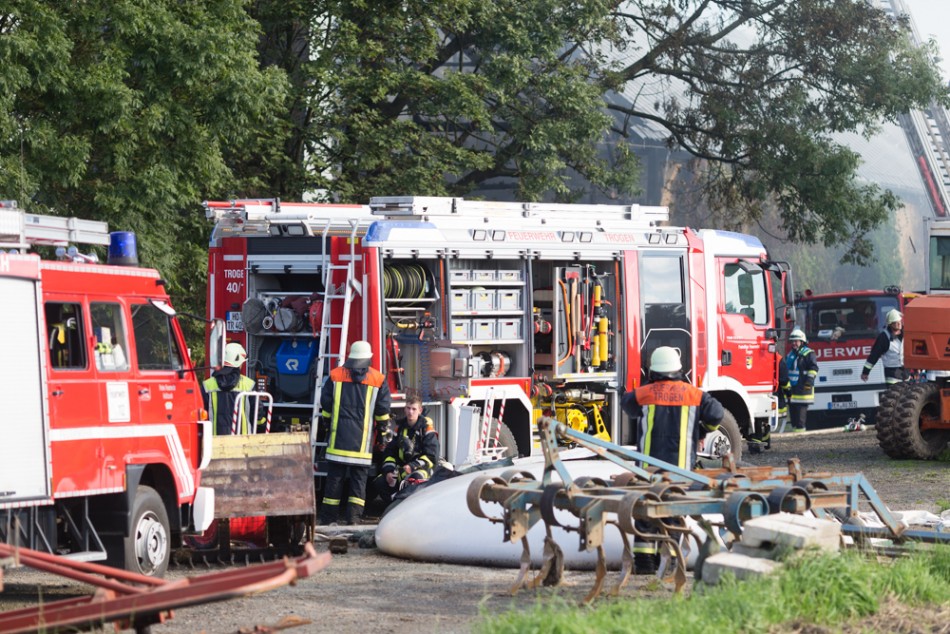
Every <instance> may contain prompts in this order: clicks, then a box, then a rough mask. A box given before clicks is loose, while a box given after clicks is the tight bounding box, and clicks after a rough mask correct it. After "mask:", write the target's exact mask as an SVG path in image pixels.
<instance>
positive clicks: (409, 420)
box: [373, 394, 439, 504]
mask: <svg viewBox="0 0 950 634" xmlns="http://www.w3.org/2000/svg"><path fill="white" fill-rule="evenodd" d="M438 464H439V435H438V433H437V432H436V431H435V424H434V423H433V422H432V419H431V418H429V417H428V416H423V415H422V397H421V396H419V395H418V394H410V395H409V396H407V397H406V407H405V409H404V410H403V416H402V417H400V418H397V419H396V428H395V430H394V431H393V438H392V439H391V440H390V441H389V442H388V443H387V444H386V448H385V449H384V450H383V466H382V469H381V471H382V473H381V474H380V475H379V476H377V477H376V479H375V480H373V488H374V489H375V490H376V492H377V493H379V496H380V497H381V498H382V499H383V500H384V501H385V502H386V503H387V504H388V503H389V502H392V500H393V497H394V496H395V495H396V493H397V492H399V490H400V489H401V488H402V487H404V486H409V485H415V484H421V483H423V482H425V481H427V480H428V479H429V477H431V476H432V472H433V470H434V469H435V468H436V466H437V465H438Z"/></svg>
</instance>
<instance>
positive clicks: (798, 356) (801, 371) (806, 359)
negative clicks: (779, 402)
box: [785, 344, 818, 405]
mask: <svg viewBox="0 0 950 634" xmlns="http://www.w3.org/2000/svg"><path fill="white" fill-rule="evenodd" d="M785 365H786V366H788V380H789V382H790V383H791V384H792V396H791V398H790V399H789V400H790V401H791V403H792V405H802V404H808V403H814V402H815V378H816V377H817V376H818V361H816V360H815V352H814V351H813V350H812V349H811V348H809V347H808V346H807V345H804V344H802V347H801V348H799V349H798V350H792V351H791V352H789V353H788V354H787V355H785Z"/></svg>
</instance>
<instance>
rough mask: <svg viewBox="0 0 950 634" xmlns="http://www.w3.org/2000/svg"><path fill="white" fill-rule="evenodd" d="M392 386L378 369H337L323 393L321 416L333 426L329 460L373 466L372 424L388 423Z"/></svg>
mask: <svg viewBox="0 0 950 634" xmlns="http://www.w3.org/2000/svg"><path fill="white" fill-rule="evenodd" d="M389 400H390V396H389V385H387V383H386V377H385V376H384V375H383V374H382V373H381V372H380V371H379V370H376V369H375V368H366V369H362V368H360V369H351V368H347V367H345V366H339V367H337V368H334V369H333V370H332V371H331V372H330V377H329V378H328V379H327V382H326V383H324V384H323V389H322V391H321V392H320V409H321V416H322V417H323V419H324V420H325V421H327V422H328V423H329V424H330V433H329V436H328V439H327V453H326V456H327V460H329V461H332V462H343V463H346V464H353V465H371V464H373V431H374V424H373V421H374V420H375V422H376V423H377V424H378V423H382V422H385V421H388V420H389Z"/></svg>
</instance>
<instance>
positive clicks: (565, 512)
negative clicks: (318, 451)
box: [467, 418, 950, 602]
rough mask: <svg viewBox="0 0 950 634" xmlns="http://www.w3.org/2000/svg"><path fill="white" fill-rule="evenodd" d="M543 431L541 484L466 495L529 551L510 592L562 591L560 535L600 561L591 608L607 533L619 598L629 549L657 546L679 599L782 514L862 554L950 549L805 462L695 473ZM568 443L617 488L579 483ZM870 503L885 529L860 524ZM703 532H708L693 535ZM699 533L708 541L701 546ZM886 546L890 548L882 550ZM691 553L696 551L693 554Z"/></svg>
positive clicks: (477, 511) (506, 477)
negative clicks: (822, 528)
mask: <svg viewBox="0 0 950 634" xmlns="http://www.w3.org/2000/svg"><path fill="white" fill-rule="evenodd" d="M538 428H539V432H540V437H541V443H542V449H543V452H544V457H545V466H544V471H543V474H542V477H541V480H540V481H538V480H536V479H535V478H534V476H533V475H532V474H530V473H528V472H525V471H521V470H519V469H511V470H509V471H506V472H504V473H503V474H501V475H500V476H490V475H486V476H482V477H479V478H477V479H475V480H473V481H472V483H471V484H470V485H469V489H468V498H467V501H468V507H469V510H470V511H471V512H472V513H473V514H474V515H476V516H478V517H484V518H486V519H488V520H490V521H492V522H496V523H500V524H502V526H503V527H504V541H506V542H519V541H520V542H521V544H522V548H523V550H522V556H521V567H520V570H519V573H518V577H517V580H516V582H515V583H514V585H513V586H512V588H511V591H512V593H514V592H517V591H518V590H519V589H521V588H535V587H538V586H540V585H556V584H557V583H559V582H560V580H561V577H562V573H563V568H564V554H563V551H562V549H561V545H559V544H558V543H556V541H555V540H554V539H553V536H552V528H553V527H560V528H561V529H562V530H565V531H569V532H576V533H577V535H578V539H579V548H580V550H581V551H596V553H597V565H596V580H595V582H594V587H593V588H592V589H591V591H590V592H589V593H588V595H587V596H586V598H585V602H589V601H591V600H593V599H594V598H595V597H596V596H597V595H598V594H600V592H601V590H602V589H603V586H604V581H605V577H606V572H607V562H606V557H605V554H604V547H603V545H604V533H605V530H606V527H607V525H611V526H614V527H616V529H617V530H619V532H620V537H621V539H622V541H623V545H624V549H623V559H622V562H621V567H620V575H619V579H618V580H617V583H616V584H615V585H614V586H613V588H612V592H613V593H617V592H619V591H620V589H621V588H623V586H624V585H625V584H626V582H627V580H628V578H629V575H630V574H631V573H633V572H635V571H634V557H633V555H632V549H631V543H632V542H634V541H636V542H642V541H648V542H655V543H657V544H658V545H659V547H660V552H661V565H660V572H659V574H660V575H661V576H662V577H663V578H664V579H666V580H669V581H672V582H673V583H675V589H676V591H680V590H681V589H682V587H683V586H684V585H685V583H686V579H687V576H686V566H687V560H692V559H695V562H696V563H695V575H696V576H697V577H701V574H702V565H703V561H704V560H705V558H706V557H707V556H709V555H710V554H712V553H713V552H716V551H717V550H719V549H721V548H723V547H728V545H729V544H730V543H732V542H733V541H736V540H738V539H739V538H740V537H741V535H742V532H743V524H744V523H745V522H747V521H749V520H751V519H753V518H756V517H761V516H764V515H769V514H774V513H780V512H782V513H793V514H805V513H809V512H810V513H813V514H814V515H815V516H817V517H819V518H824V519H837V520H839V521H841V522H842V526H841V533H842V535H844V536H848V537H850V538H851V539H850V540H848V541H849V542H850V543H853V544H854V545H856V546H858V547H866V548H876V547H877V546H878V545H884V544H886V545H887V548H888V550H889V551H892V550H893V549H895V548H896V549H898V550H899V549H900V548H901V547H903V546H905V545H906V544H907V543H908V542H926V543H950V533H942V532H938V531H923V530H911V529H909V528H908V527H907V526H906V525H904V524H902V523H901V522H900V521H899V520H898V519H897V518H896V517H895V516H894V514H892V513H891V511H890V510H889V509H888V508H887V507H886V506H885V505H884V503H883V502H882V501H881V499H880V497H879V496H878V494H877V492H876V491H875V490H874V488H873V487H872V486H871V484H870V483H869V482H868V481H867V479H866V478H865V477H864V476H863V475H861V474H860V473H858V474H835V473H809V474H808V475H807V477H806V475H805V473H804V471H803V469H802V466H801V464H800V463H799V462H798V460H797V459H793V460H790V461H789V464H788V467H787V468H786V469H780V468H773V467H748V468H737V467H736V465H735V463H734V462H733V461H732V459H731V456H726V457H724V458H723V463H722V464H723V466H722V468H716V469H699V470H696V471H689V470H686V469H680V468H678V467H677V466H675V465H672V464H669V463H666V462H663V461H661V460H657V459H655V458H651V457H650V456H647V455H645V454H641V453H639V452H637V451H633V450H631V449H628V448H624V447H621V446H619V445H616V444H613V443H610V442H607V441H604V440H601V439H598V438H595V437H593V436H590V435H587V434H584V433H581V432H578V431H576V430H574V429H572V428H570V427H569V426H567V425H564V424H563V423H559V422H557V421H555V420H553V419H551V418H541V419H540V420H539V421H538ZM565 441H566V442H570V443H572V444H574V445H579V446H582V447H585V448H587V449H590V450H591V451H593V452H594V453H595V454H597V455H598V456H600V457H601V458H603V459H605V460H609V461H610V462H612V463H614V464H616V465H618V466H620V467H622V468H623V469H624V470H623V471H622V472H621V473H620V474H619V475H615V476H612V477H611V478H609V480H605V479H601V478H587V477H578V478H573V477H571V475H570V473H569V472H568V470H567V468H566V467H565V465H564V463H563V462H562V461H561V459H560V457H559V452H560V445H561V444H563V443H564V442H565ZM862 500H863V501H864V502H865V503H866V504H867V505H868V506H869V507H870V509H871V510H872V511H873V513H874V514H875V515H876V516H877V518H878V519H879V521H880V523H881V525H882V526H881V527H872V526H870V525H866V524H865V522H864V521H862V520H861V519H859V516H858V512H859V504H860V503H861V501H862ZM483 502H494V503H497V504H500V505H501V507H502V513H501V515H500V516H499V515H491V514H489V512H488V509H486V508H485V507H483ZM570 516H573V518H576V521H571V522H568V523H565V521H564V518H565V517H570ZM538 522H543V523H544V528H545V531H546V537H545V539H544V554H543V559H542V564H541V567H540V570H538V571H537V572H536V573H534V574H533V575H532V570H531V553H530V551H529V547H528V538H527V533H528V531H529V530H530V529H531V528H532V527H533V526H534V525H535V524H537V523H538ZM697 526H698V527H699V528H700V529H701V530H699V531H697V530H694V528H695V527H697ZM697 532H701V533H702V534H704V535H705V537H706V538H705V539H698V538H697V537H696V533H697ZM881 539H883V540H886V541H885V542H879V541H877V540H881ZM693 548H698V552H696V553H691V552H690V551H691V550H692V549H693ZM691 555H692V557H691Z"/></svg>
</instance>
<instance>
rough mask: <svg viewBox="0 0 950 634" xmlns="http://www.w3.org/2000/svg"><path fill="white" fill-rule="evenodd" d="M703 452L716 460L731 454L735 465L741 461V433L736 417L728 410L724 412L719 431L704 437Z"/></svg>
mask: <svg viewBox="0 0 950 634" xmlns="http://www.w3.org/2000/svg"><path fill="white" fill-rule="evenodd" d="M705 452H706V453H709V454H712V455H713V456H714V457H717V458H721V457H722V456H724V455H726V454H727V453H731V454H732V458H733V460H735V462H736V464H739V461H740V460H742V432H740V431H739V423H737V422H736V417H735V416H733V415H732V412H730V411H729V410H725V414H724V416H723V417H722V422H721V423H719V429H718V430H717V431H714V432H712V433H711V434H707V435H706V440H705Z"/></svg>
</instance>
